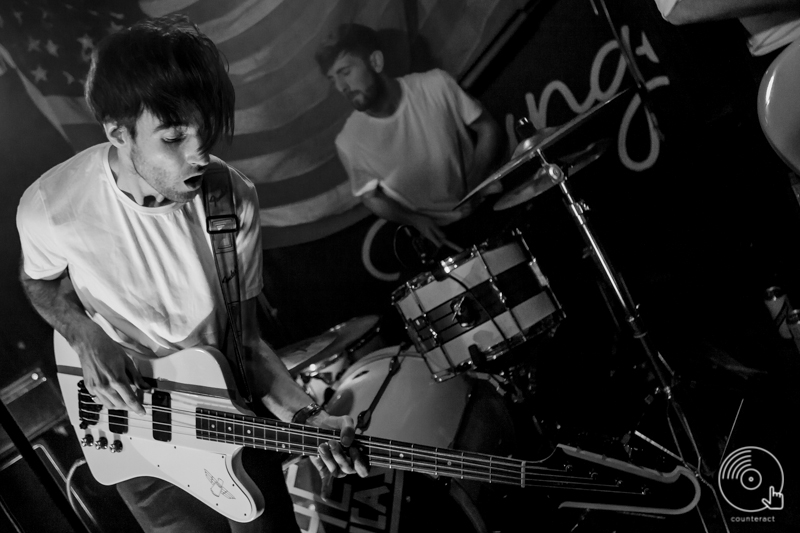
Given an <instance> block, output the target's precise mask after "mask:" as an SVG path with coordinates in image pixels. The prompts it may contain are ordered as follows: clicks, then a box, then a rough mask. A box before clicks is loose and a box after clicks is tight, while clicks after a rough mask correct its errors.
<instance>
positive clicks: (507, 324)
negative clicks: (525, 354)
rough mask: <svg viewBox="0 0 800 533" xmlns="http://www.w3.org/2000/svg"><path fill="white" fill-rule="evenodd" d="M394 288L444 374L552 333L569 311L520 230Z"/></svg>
mask: <svg viewBox="0 0 800 533" xmlns="http://www.w3.org/2000/svg"><path fill="white" fill-rule="evenodd" d="M440 265H441V267H440V268H439V269H438V270H436V271H434V272H425V273H423V274H420V275H418V276H416V277H415V278H413V279H411V280H410V281H408V282H406V283H405V284H404V285H403V286H401V287H400V288H398V289H397V290H395V291H394V293H393V294H392V303H393V304H394V306H395V307H396V308H397V310H398V311H399V312H400V314H401V315H402V316H403V319H404V321H405V324H406V330H407V331H408V333H409V336H410V337H411V340H412V341H413V342H414V345H415V346H416V348H417V350H418V351H419V352H420V353H421V354H422V356H423V357H424V358H425V362H426V363H427V365H428V367H429V369H430V372H431V374H433V377H434V379H436V380H437V381H444V380H447V379H450V378H452V377H454V376H456V375H457V374H459V373H461V372H464V371H466V370H470V369H472V368H476V367H477V366H480V364H481V363H483V362H484V361H494V360H495V359H497V358H498V357H500V356H501V355H503V354H505V353H507V352H509V351H510V350H511V349H512V348H514V347H516V346H519V345H520V344H522V343H524V342H525V341H528V340H530V339H532V338H534V337H537V336H540V335H543V334H547V333H551V332H553V331H554V329H555V327H556V326H557V325H558V324H559V323H560V322H561V320H563V318H564V312H563V310H562V309H561V306H560V305H559V303H558V300H556V298H555V295H554V294H553V292H552V291H551V289H550V286H549V282H548V280H547V278H546V277H545V276H544V274H542V271H541V270H540V269H539V265H538V264H537V262H536V258H534V257H533V255H532V254H531V253H530V250H529V249H528V246H527V244H526V243H525V240H524V239H523V238H522V235H521V234H520V232H519V231H518V230H515V231H514V232H513V233H512V234H511V235H509V236H508V237H505V238H503V239H499V240H497V241H487V242H484V243H482V244H480V245H478V246H473V247H472V248H471V249H469V250H465V251H464V252H462V253H460V254H458V255H456V256H453V257H450V258H447V259H445V260H443V261H441V262H440Z"/></svg>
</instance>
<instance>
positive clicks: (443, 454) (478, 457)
mask: <svg viewBox="0 0 800 533" xmlns="http://www.w3.org/2000/svg"><path fill="white" fill-rule="evenodd" d="M184 414H186V415H189V416H192V417H195V418H196V419H200V420H204V421H214V422H217V421H218V422H221V423H228V424H230V423H231V422H233V421H232V420H230V419H227V418H218V417H211V416H207V415H204V414H200V415H196V414H195V413H194V412H191V413H190V412H188V411H184ZM87 415H88V416H92V417H95V416H103V417H105V416H108V417H109V419H110V418H113V417H114V416H117V415H105V414H102V415H98V414H97V413H94V412H91V411H89V412H86V413H85V414H84V416H87ZM88 416H87V417H88ZM137 420H142V419H137ZM145 422H147V423H149V424H152V425H153V426H154V427H155V428H154V429H155V430H158V426H162V425H163V426H165V429H164V430H163V431H165V432H166V431H167V429H166V428H170V427H176V426H178V427H181V428H183V429H191V430H194V431H205V432H208V433H216V434H219V435H230V436H231V437H232V438H237V437H239V438H242V439H255V438H257V437H253V436H248V435H236V434H231V433H226V432H225V431H224V430H217V429H214V428H197V426H196V424H194V425H189V424H179V423H177V422H172V423H168V422H158V421H154V420H153V421H150V420H145ZM236 422H237V423H238V425H241V426H242V427H243V428H244V427H247V422H245V423H244V424H243V423H241V421H236ZM139 427H141V426H139ZM146 427H147V426H146ZM249 427H251V428H252V429H258V430H262V429H263V430H264V431H275V432H281V433H283V434H286V435H288V436H294V437H301V438H312V439H316V440H318V441H319V440H329V439H325V438H322V437H320V435H319V433H318V431H317V430H316V428H313V429H311V428H312V426H297V427H296V428H291V427H287V428H285V429H284V428H282V427H276V428H271V427H270V426H268V425H250V426H249ZM322 431H326V430H324V429H323V430H322ZM328 431H329V430H328ZM330 437H331V439H330V440H337V437H338V436H337V435H336V434H335V433H333V432H331V434H330ZM218 438H219V437H218ZM368 438H369V440H367V441H365V440H363V439H361V440H359V442H361V443H362V444H368V445H369V446H370V447H371V448H373V449H376V450H390V451H397V452H400V453H404V452H408V453H411V454H414V455H415V456H418V457H421V458H432V459H435V458H437V457H440V458H443V459H454V460H459V461H465V459H466V457H465V456H464V455H463V454H462V453H461V452H460V451H458V450H448V449H446V448H444V449H442V448H435V449H434V448H431V447H428V448H431V449H425V448H426V447H425V446H424V445H414V444H413V443H409V445H408V446H405V445H398V444H394V443H392V442H391V441H389V442H387V443H385V444H384V443H381V442H379V441H375V440H372V439H374V438H372V437H368ZM258 439H259V440H271V441H272V440H274V441H275V442H281V441H280V440H275V439H264V438H261V437H258ZM465 453H468V454H473V457H471V458H470V460H471V462H472V463H474V464H476V465H479V464H481V463H484V464H487V465H490V466H491V467H492V468H497V469H498V470H500V467H502V466H506V467H508V471H510V472H515V473H516V472H519V471H520V467H521V466H522V461H521V460H518V459H506V458H503V457H499V456H489V455H485V454H478V453H476V452H465ZM530 467H531V469H533V470H536V469H540V470H548V469H546V468H544V467H537V466H536V465H530ZM556 472H559V473H561V472H560V471H556Z"/></svg>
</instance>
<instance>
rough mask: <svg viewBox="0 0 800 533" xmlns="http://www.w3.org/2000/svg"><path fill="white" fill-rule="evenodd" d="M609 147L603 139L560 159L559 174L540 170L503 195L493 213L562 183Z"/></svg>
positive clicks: (521, 202) (596, 158)
mask: <svg viewBox="0 0 800 533" xmlns="http://www.w3.org/2000/svg"><path fill="white" fill-rule="evenodd" d="M610 145H611V141H610V140H609V139H603V140H602V141H598V142H594V143H592V144H590V145H589V146H587V147H586V148H584V149H583V150H580V151H579V152H574V153H572V154H569V155H566V156H564V157H562V158H560V159H559V160H558V161H557V163H558V165H559V166H560V167H561V170H562V171H563V173H561V174H558V173H555V172H552V171H548V169H547V168H540V169H539V170H537V171H536V172H535V173H534V175H533V176H532V177H531V178H530V179H528V180H525V182H523V183H521V184H520V185H518V186H517V187H515V188H514V189H512V190H510V191H508V192H506V193H505V194H503V196H501V197H500V199H499V200H498V201H497V202H496V203H495V204H494V207H493V209H494V210H495V211H502V210H504V209H510V208H512V207H515V206H518V205H520V204H523V203H525V202H527V201H528V200H530V199H531V198H534V197H536V196H539V195H540V194H542V193H543V192H545V191H547V190H549V189H551V188H553V187H555V186H556V185H558V184H559V183H561V182H562V181H564V179H565V178H566V177H567V176H573V175H574V174H575V173H576V172H578V171H580V170H582V169H584V168H586V167H587V166H588V165H589V164H590V163H593V162H594V161H597V160H598V159H600V156H602V155H603V154H604V153H605V151H606V150H607V149H608V147H609V146H610Z"/></svg>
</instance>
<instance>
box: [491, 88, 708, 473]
mask: <svg viewBox="0 0 800 533" xmlns="http://www.w3.org/2000/svg"><path fill="white" fill-rule="evenodd" d="M617 96H619V95H617ZM617 96H615V97H614V98H616V97H617ZM614 98H612V100H613V99H614ZM609 102H610V100H609V101H607V102H605V103H604V104H601V105H600V106H598V107H597V108H595V109H593V110H590V111H589V112H587V113H584V114H583V115H580V116H578V117H576V119H573V120H572V121H570V122H569V123H568V124H567V125H566V126H565V127H564V128H563V131H565V132H566V131H569V130H571V129H573V128H575V127H577V125H578V124H580V123H582V122H583V121H584V120H585V118H584V117H589V116H592V115H594V114H595V113H596V110H597V109H599V108H600V107H604V106H606V105H607V104H608V103H609ZM562 136H563V135H561V134H560V131H559V132H556V133H552V134H548V135H547V136H546V137H545V140H543V141H539V142H538V143H536V144H535V145H534V146H532V147H530V148H528V149H527V150H526V151H525V152H524V153H523V154H521V155H520V156H518V157H516V158H515V159H513V160H512V161H511V162H509V163H508V164H507V165H505V166H504V167H503V168H501V169H500V170H499V171H498V172H497V173H495V175H493V176H491V177H490V178H489V179H488V180H486V182H487V183H491V182H493V181H495V180H497V179H502V178H503V177H504V176H505V175H506V174H507V173H510V172H511V171H512V170H515V169H517V168H519V167H520V166H521V165H522V164H524V163H526V162H528V161H531V160H532V159H533V158H534V157H536V158H538V160H539V165H540V170H539V172H544V173H546V178H545V177H544V176H541V177H539V178H538V179H539V180H542V181H545V182H546V179H549V180H550V181H551V182H553V185H549V186H548V188H549V187H552V186H555V185H557V186H558V188H559V189H560V191H561V194H562V197H563V201H564V204H565V206H566V207H567V210H568V212H569V214H570V216H571V218H572V219H573V221H574V222H575V223H576V225H577V227H578V230H579V232H580V234H581V237H582V239H583V241H584V243H585V244H586V247H587V249H588V250H589V255H590V256H591V257H592V259H593V262H594V263H595V265H596V267H597V269H598V270H599V272H600V274H601V279H602V281H603V285H604V286H605V288H606V290H607V291H608V293H609V296H610V300H611V301H612V303H613V304H614V308H615V309H616V310H617V312H621V313H620V314H621V318H622V322H624V323H625V324H626V325H627V327H628V328H629V332H630V334H631V335H632V337H633V338H634V339H637V340H638V341H639V344H640V346H641V348H642V350H643V352H644V354H645V357H646V360H647V362H648V364H649V368H650V370H651V371H652V373H653V374H654V378H655V380H656V381H657V384H658V387H657V389H656V391H655V392H654V395H655V396H657V397H662V398H663V399H664V400H665V401H666V402H667V405H668V407H669V408H670V409H671V411H672V412H674V413H675V416H676V418H677V419H678V421H679V423H680V425H681V427H682V429H683V432H684V434H685V436H686V438H687V439H688V442H689V444H690V446H691V449H692V451H693V452H694V454H695V455H696V457H697V466H696V467H693V466H691V465H689V464H688V463H687V461H686V459H684V457H686V455H685V454H684V453H683V452H682V446H681V443H680V442H679V440H678V436H677V434H676V433H675V431H674V428H673V425H672V423H671V420H670V418H669V412H668V413H667V422H668V424H669V426H670V429H671V430H672V436H673V440H674V443H675V445H676V447H677V450H678V452H679V453H678V455H679V456H680V457H681V458H682V459H681V462H682V463H683V464H684V466H686V467H687V468H690V469H691V470H692V471H694V472H695V473H696V474H697V475H698V476H700V475H701V473H700V469H702V468H703V461H702V458H701V456H700V452H699V448H698V445H697V442H696V440H695V438H694V435H693V434H692V431H691V428H690V427H689V424H688V420H687V419H686V416H685V414H684V413H683V410H682V408H681V407H680V405H679V404H678V403H677V401H676V400H675V398H674V395H673V386H674V384H675V380H676V376H675V373H674V372H673V371H672V369H671V368H670V366H669V364H668V363H667V361H666V360H665V359H664V357H663V355H662V354H661V353H660V352H659V351H658V350H657V349H656V348H655V347H654V346H653V345H652V344H651V342H650V338H649V337H648V335H647V330H646V329H645V327H644V325H643V323H642V320H641V317H640V315H639V306H638V305H637V304H636V303H635V302H634V300H633V298H632V296H631V295H630V293H629V292H628V290H627V287H626V286H625V283H624V280H623V279H622V277H621V276H620V275H619V273H618V272H617V271H616V270H615V269H614V268H613V266H612V265H611V263H610V261H609V260H608V259H607V257H606V254H605V253H604V251H603V249H602V246H601V245H600V243H599V241H598V240H597V238H596V237H595V235H594V233H593V231H592V229H591V227H590V225H589V222H588V220H587V218H586V216H585V214H586V213H587V212H588V211H589V207H588V205H587V204H586V203H585V202H583V201H581V200H576V199H575V198H574V196H573V195H572V192H571V190H570V188H569V184H568V181H569V180H568V175H567V173H565V172H563V170H561V169H560V167H559V165H558V164H557V163H556V162H550V161H548V160H547V158H546V157H545V155H544V153H543V151H542V150H543V148H545V147H546V146H549V145H551V144H552V143H553V142H555V141H554V140H550V139H555V140H557V139H559V138H561V137H562ZM533 181H534V182H535V181H536V178H534V180H533ZM534 196H535V195H534ZM604 292H605V291H604ZM612 315H613V313H612ZM615 318H616V317H615ZM647 403H648V405H649V404H651V403H652V402H647Z"/></svg>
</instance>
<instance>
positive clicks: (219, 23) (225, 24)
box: [198, 0, 294, 45]
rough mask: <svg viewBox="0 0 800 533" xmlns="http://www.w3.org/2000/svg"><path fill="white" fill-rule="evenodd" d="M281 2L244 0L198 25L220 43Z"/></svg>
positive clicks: (259, 18) (256, 22) (258, 20)
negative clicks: (219, 15)
mask: <svg viewBox="0 0 800 533" xmlns="http://www.w3.org/2000/svg"><path fill="white" fill-rule="evenodd" d="M281 3H283V0H244V1H243V2H240V3H239V4H238V5H235V6H234V7H233V9H229V10H228V11H227V12H226V13H224V14H223V15H222V16H221V17H219V18H216V19H212V20H207V21H205V22H202V23H200V24H198V26H199V27H200V30H201V31H202V32H203V33H205V34H206V35H207V36H208V37H209V38H210V39H211V40H212V41H214V42H215V43H217V45H221V44H222V43H224V42H225V41H227V40H229V39H232V38H233V37H236V36H237V35H239V34H240V33H242V32H244V31H245V30H248V29H249V28H252V27H253V26H254V25H256V24H258V23H259V22H261V21H262V20H263V19H264V18H266V17H267V16H269V14H270V13H272V11H273V10H275V9H276V8H277V7H278V6H280V5H281ZM290 3H294V2H290ZM262 37H263V36H262Z"/></svg>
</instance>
